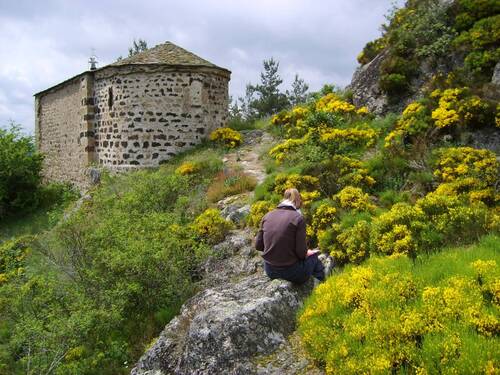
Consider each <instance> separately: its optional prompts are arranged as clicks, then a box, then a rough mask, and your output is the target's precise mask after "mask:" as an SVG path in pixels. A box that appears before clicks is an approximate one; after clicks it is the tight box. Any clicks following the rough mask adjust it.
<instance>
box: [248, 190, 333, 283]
mask: <svg viewBox="0 0 500 375" xmlns="http://www.w3.org/2000/svg"><path fill="white" fill-rule="evenodd" d="M301 205H302V198H301V196H300V193H299V191H298V190H297V189H294V188H292V189H287V190H286V191H285V194H284V200H283V201H282V202H281V203H280V204H279V205H278V207H276V208H275V209H274V210H273V211H271V212H269V213H267V214H266V215H265V216H264V217H263V218H262V221H261V224H260V229H259V232H258V234H257V237H256V239H255V248H256V249H257V250H258V251H262V252H263V253H262V257H263V258H264V270H265V271H266V274H267V276H269V277H270V278H271V279H284V280H288V281H291V282H293V283H296V284H302V283H304V282H306V281H307V280H308V279H309V278H310V277H311V275H312V276H314V277H315V278H316V279H318V280H320V281H323V280H324V279H325V271H324V267H323V264H322V263H321V261H320V260H319V259H318V253H319V251H317V250H308V249H307V244H306V223H305V220H304V217H303V216H302V213H301V212H300V207H301Z"/></svg>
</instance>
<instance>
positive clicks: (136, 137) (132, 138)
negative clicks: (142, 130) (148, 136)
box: [128, 134, 139, 141]
mask: <svg viewBox="0 0 500 375" xmlns="http://www.w3.org/2000/svg"><path fill="white" fill-rule="evenodd" d="M136 139H139V136H138V135H137V134H135V135H129V136H128V140H129V141H133V140H136Z"/></svg>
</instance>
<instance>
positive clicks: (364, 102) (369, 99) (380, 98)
mask: <svg viewBox="0 0 500 375" xmlns="http://www.w3.org/2000/svg"><path fill="white" fill-rule="evenodd" d="M386 56H387V51H384V52H382V53H380V54H379V55H377V56H376V57H375V58H374V59H373V60H372V61H370V62H369V63H368V64H365V65H362V66H359V67H358V68H357V69H356V71H355V72H354V75H353V76H352V80H351V84H350V85H349V86H348V87H347V89H349V90H351V91H352V101H353V103H354V105H356V106H358V107H362V106H366V107H368V109H369V110H370V112H372V113H375V114H377V115H380V114H383V113H385V112H386V111H387V108H388V99H387V95H385V94H384V93H383V92H382V90H381V89H380V86H379V84H378V82H379V78H380V66H381V64H382V62H383V61H384V59H385V57H386Z"/></svg>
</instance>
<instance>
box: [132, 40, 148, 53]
mask: <svg viewBox="0 0 500 375" xmlns="http://www.w3.org/2000/svg"><path fill="white" fill-rule="evenodd" d="M147 50H148V43H147V42H146V41H145V40H144V39H140V38H139V39H138V40H137V41H136V40H135V39H134V42H133V44H132V47H130V48H129V49H128V57H131V56H134V55H137V54H138V53H141V52H144V51H147Z"/></svg>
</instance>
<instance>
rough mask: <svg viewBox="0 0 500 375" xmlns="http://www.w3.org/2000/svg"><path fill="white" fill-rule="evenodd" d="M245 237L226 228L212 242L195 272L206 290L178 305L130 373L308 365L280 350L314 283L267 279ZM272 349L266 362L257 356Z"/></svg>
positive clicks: (231, 371) (265, 371)
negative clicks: (271, 357) (225, 232)
mask: <svg viewBox="0 0 500 375" xmlns="http://www.w3.org/2000/svg"><path fill="white" fill-rule="evenodd" d="M251 238H252V234H251V233H250V232H245V231H233V232H232V233H231V234H230V235H229V236H228V237H227V239H226V240H225V241H224V242H222V243H221V244H219V245H217V246H215V248H214V256H213V257H212V258H211V259H209V260H208V261H207V263H206V264H205V266H204V270H203V271H204V275H205V277H204V281H203V284H204V287H205V288H206V289H205V290H203V291H201V292H199V293H198V294H197V295H195V296H194V297H193V298H191V299H190V300H189V301H188V302H186V303H185V304H184V306H183V307H182V309H181V313H180V314H179V315H178V316H177V317H176V318H174V319H173V320H172V321H171V322H170V323H169V324H168V325H167V326H166V327H165V329H164V330H163V332H162V333H161V335H160V337H159V338H158V339H157V340H156V342H155V344H154V345H153V346H152V347H151V348H150V349H149V350H148V351H147V352H146V353H145V354H144V355H143V356H142V357H141V359H140V360H139V362H138V363H137V364H136V367H135V368H134V369H133V370H132V372H131V374H132V375H146V374H148V375H153V374H154V375H160V374H271V373H280V370H279V369H280V366H281V365H282V366H284V367H283V368H295V369H297V371H298V369H303V368H304V367H305V366H307V365H309V362H308V361H307V359H305V358H304V359H302V360H300V361H296V360H294V359H293V358H292V359H291V358H290V355H289V354H284V353H289V352H290V351H291V350H292V349H291V347H289V343H288V341H287V337H288V336H289V335H290V334H291V333H292V332H293V331H294V329H295V315H296V313H297V310H298V308H299V307H300V306H301V304H302V301H303V300H304V298H305V297H306V296H307V295H309V293H310V292H311V290H312V288H313V285H314V283H313V281H312V280H310V281H309V282H308V283H306V284H304V285H301V286H297V285H294V284H292V283H289V282H287V281H283V280H269V279H268V278H267V276H265V274H264V273H263V271H262V266H261V264H262V260H261V258H260V255H258V254H257V252H256V251H255V250H254V249H253V247H252V245H251ZM325 262H328V260H326V259H325ZM273 353H277V354H276V358H277V359H275V360H274V362H273V365H272V366H271V367H270V366H263V365H262V361H260V362H259V361H258V360H257V359H258V358H259V357H263V356H264V357H265V356H267V355H273ZM280 353H281V355H280ZM292 357H293V356H292ZM280 364H281V365H280ZM290 366H291V367H290ZM276 371H277V372H276ZM287 371H288V370H287ZM290 371H291V370H290ZM281 373H282V372H281ZM287 373H289V374H292V373H295V372H287Z"/></svg>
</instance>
